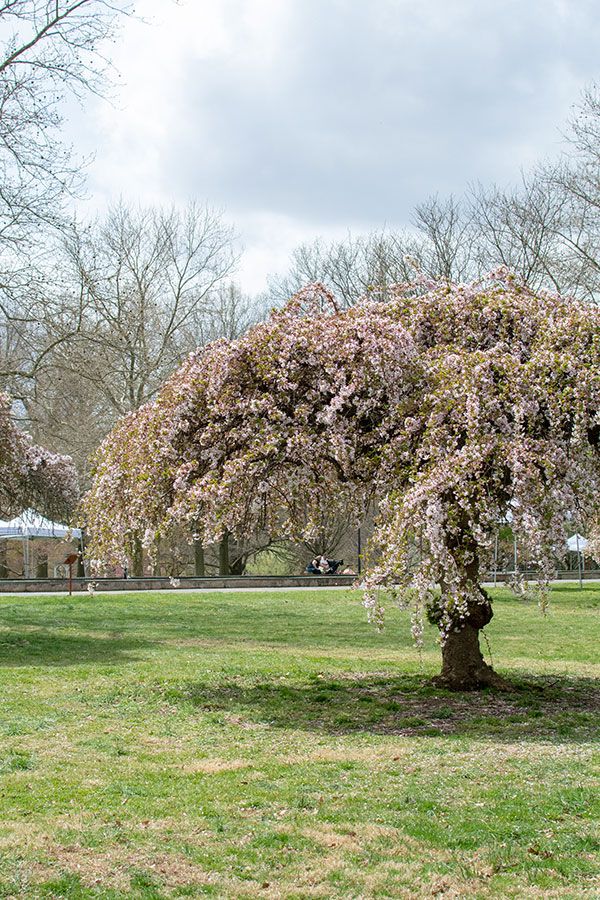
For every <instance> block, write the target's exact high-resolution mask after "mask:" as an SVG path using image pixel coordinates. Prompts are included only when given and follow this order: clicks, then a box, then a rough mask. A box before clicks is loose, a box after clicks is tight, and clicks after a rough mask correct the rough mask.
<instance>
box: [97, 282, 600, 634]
mask: <svg viewBox="0 0 600 900" xmlns="http://www.w3.org/2000/svg"><path fill="white" fill-rule="evenodd" d="M427 288H428V289H427ZM372 499H376V501H377V504H378V510H379V520H378V521H379V524H378V528H377V531H376V535H375V541H374V554H373V557H374V559H375V560H376V563H375V567H374V569H373V571H372V572H371V577H370V581H369V584H370V586H371V587H370V589H369V593H368V598H367V602H368V605H369V606H370V608H371V612H372V614H373V615H374V617H375V618H376V619H377V618H378V617H379V616H380V609H379V605H378V603H379V601H378V596H379V591H378V590H375V589H374V586H375V585H380V584H383V583H384V582H386V581H391V580H394V581H398V580H399V581H400V582H403V581H404V582H408V580H409V579H410V580H411V582H412V584H413V585H414V586H415V587H416V589H417V593H418V595H419V596H420V598H421V601H427V602H430V601H431V597H432V594H431V590H432V587H433V586H434V585H438V586H440V587H441V590H442V597H443V602H442V606H441V608H440V610H439V616H438V622H439V624H440V626H441V627H442V630H443V631H444V630H445V631H446V632H449V631H451V630H452V629H453V628H454V627H455V625H456V623H457V622H461V621H462V622H464V621H466V620H467V619H468V617H469V615H470V612H469V610H470V609H472V606H473V604H480V605H481V604H487V602H488V600H487V597H486V595H485V593H484V592H483V591H482V589H481V588H480V585H479V560H480V556H481V554H482V552H483V551H485V550H486V549H487V548H488V547H489V544H490V542H491V541H492V540H493V536H494V534H495V532H496V530H497V527H498V523H499V522H500V521H501V520H502V519H503V517H504V516H505V515H506V513H507V511H509V510H510V512H511V514H512V523H513V528H514V530H515V532H516V533H517V534H518V536H519V540H520V541H521V542H522V544H523V545H524V546H525V547H526V548H527V550H528V553H529V555H530V557H532V558H533V559H535V560H536V561H537V563H538V566H539V570H540V579H541V580H542V581H544V579H546V578H547V577H548V576H549V575H550V573H551V571H552V567H553V560H554V558H555V556H556V555H561V554H562V553H564V545H565V537H566V535H565V531H564V529H565V523H566V521H567V519H568V518H569V517H575V518H576V519H577V520H578V521H579V522H581V523H583V524H585V525H587V527H588V529H589V530H593V529H594V527H595V526H596V525H597V521H598V510H599V501H600V312H599V311H598V310H597V309H596V308H594V307H591V306H588V305H584V304H582V303H578V302H576V301H574V300H571V299H567V298H562V297H559V296H554V295H550V294H535V293H533V292H532V291H530V290H529V289H528V288H527V287H525V286H524V285H522V284H520V283H519V282H518V281H517V280H516V279H514V278H513V277H511V276H509V275H507V274H505V273H500V274H499V275H496V276H492V277H489V278H488V279H487V280H486V281H485V282H479V283H475V284H470V285H453V284H447V283H444V284H439V285H428V286H424V285H422V284H419V285H404V286H398V287H397V288H396V290H395V291H394V292H393V296H392V299H390V300H389V301H386V302H372V301H365V302H364V303H361V304H359V305H357V306H355V307H353V308H352V309H349V310H344V311H342V312H339V311H338V310H337V308H336V304H335V299H334V298H333V297H332V296H331V295H330V294H329V293H328V292H327V291H326V289H325V288H324V287H323V286H320V285H314V286H311V287H310V288H308V289H306V290H305V291H303V292H301V294H299V295H297V296H296V297H295V298H293V299H292V301H290V303H289V304H288V305H287V306H286V307H285V308H284V309H282V310H281V311H278V312H275V313H273V314H272V315H271V317H270V318H269V319H268V321H266V322H264V323H262V324H260V325H258V326H256V327H255V328H253V329H252V330H251V331H249V332H248V333H247V334H246V335H245V336H243V337H242V338H240V339H239V340H236V341H219V342H217V343H215V344H212V345H209V346H208V347H207V348H205V349H203V350H199V351H197V352H196V353H195V354H193V355H192V356H191V357H190V358H189V359H188V360H187V362H186V363H185V364H184V365H183V366H182V368H181V369H180V370H179V371H178V372H177V373H175V375H174V376H173V377H172V378H171V379H170V381H169V382H167V384H166V385H165V387H164V389H163V391H162V392H161V394H160V396H159V398H158V399H157V401H156V402H155V403H154V404H151V405H150V406H147V407H145V408H144V409H143V410H141V411H140V412H139V413H138V414H136V415H135V416H134V417H133V418H129V419H126V420H125V421H124V422H123V423H122V424H121V425H120V426H119V428H118V430H117V431H116V432H115V433H114V434H113V435H112V436H111V437H110V438H109V439H108V440H107V442H106V443H105V444H104V446H103V448H102V449H101V451H100V455H99V462H98V467H97V475H96V480H95V483H94V487H93V489H92V492H91V494H90V495H89V497H88V500H87V505H86V508H87V513H88V517H89V524H90V528H91V530H92V533H93V537H94V546H95V555H96V556H97V557H98V558H105V559H108V558H109V557H114V556H115V554H117V553H118V552H119V549H120V548H122V547H123V545H124V543H125V541H126V538H127V536H128V535H130V534H131V533H133V532H136V533H137V534H138V535H140V536H141V535H144V534H145V535H146V539H147V540H148V541H149V540H151V538H152V536H153V535H154V534H156V533H159V532H160V531H161V530H162V529H164V528H165V527H168V526H169V525H170V524H172V523H174V522H178V523H181V522H186V523H189V525H190V527H191V528H193V529H194V530H195V531H196V532H198V533H199V534H201V536H202V537H203V538H204V540H206V541H211V540H215V539H217V538H218V537H219V536H220V535H221V534H222V533H223V532H224V531H225V530H227V531H229V532H232V533H234V534H236V535H240V536H242V535H245V534H248V533H249V532H252V531H253V530H255V529H257V528H261V529H265V528H266V529H267V530H269V529H270V530H272V531H276V532H277V533H278V534H283V533H285V534H290V535H296V536H297V535H298V534H300V533H302V534H305V535H306V534H308V533H309V532H310V531H311V529H312V528H313V522H314V521H316V520H317V517H316V514H317V513H318V511H319V509H320V508H321V507H322V506H323V505H325V506H326V507H327V508H328V509H329V510H331V509H335V508H340V509H344V510H345V511H347V510H348V509H351V510H352V511H353V512H354V513H355V515H356V517H357V519H360V517H361V515H362V514H363V511H364V508H365V505H366V503H367V502H368V501H369V500H372ZM307 500H308V503H307ZM307 509H308V515H307V513H306V510H307ZM311 513H312V515H311ZM115 522H116V523H117V527H116V528H115V527H114V523H115ZM415 544H417V545H418V546H419V548H420V561H419V564H418V566H417V568H416V570H415V568H414V552H413V550H414V547H415ZM490 615H491V613H490ZM477 627H481V626H480V625H478V626H477Z"/></svg>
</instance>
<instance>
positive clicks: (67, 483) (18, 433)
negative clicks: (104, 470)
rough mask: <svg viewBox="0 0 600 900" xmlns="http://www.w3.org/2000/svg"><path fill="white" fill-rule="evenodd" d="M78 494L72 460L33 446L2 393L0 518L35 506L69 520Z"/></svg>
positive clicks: (0, 417) (0, 399)
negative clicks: (19, 426) (13, 415)
mask: <svg viewBox="0 0 600 900" xmlns="http://www.w3.org/2000/svg"><path fill="white" fill-rule="evenodd" d="M78 494H79V485H78V479H77V473H76V471H75V468H74V466H73V463H72V460H71V458H70V457H69V456H61V455H59V454H56V453H51V452H50V451H49V450H46V449H45V448H44V447H39V446H37V445H35V444H33V443H32V442H31V440H30V439H29V436H28V435H27V434H26V433H25V432H24V431H22V430H21V429H20V428H18V427H17V425H16V424H15V422H14V419H13V417H12V413H11V401H10V398H9V397H7V396H6V394H0V515H1V516H3V517H7V516H11V515H14V514H15V513H20V512H21V511H22V510H23V509H25V508H28V507H33V508H34V509H36V510H38V511H40V512H43V513H45V514H47V515H49V516H51V517H56V518H58V519H65V518H67V517H68V516H69V514H70V513H71V512H72V511H73V509H74V507H75V504H76V503H77V499H78Z"/></svg>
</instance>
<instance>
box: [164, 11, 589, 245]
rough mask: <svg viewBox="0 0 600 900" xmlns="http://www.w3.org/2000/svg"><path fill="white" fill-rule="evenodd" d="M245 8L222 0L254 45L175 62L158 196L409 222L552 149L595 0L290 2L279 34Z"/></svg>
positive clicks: (585, 63) (584, 51)
mask: <svg viewBox="0 0 600 900" xmlns="http://www.w3.org/2000/svg"><path fill="white" fill-rule="evenodd" d="M251 5H252V4H248V3H240V2H233V0H230V2H229V12H230V14H231V28H232V29H237V31H238V40H237V42H236V46H240V45H241V46H244V42H245V41H246V39H247V41H248V42H249V43H248V44H247V49H248V51H249V52H248V53H244V52H242V53H232V54H228V55H223V56H220V57H219V56H212V57H211V58H210V59H198V58H189V59H187V60H185V67H184V71H185V79H184V83H183V87H182V93H181V95H180V97H179V98H178V101H177V104H178V109H179V111H180V116H179V123H178V126H179V127H178V129H177V131H176V132H175V133H172V134H170V136H169V142H168V147H167V149H166V150H165V151H164V157H163V162H162V171H163V173H164V174H163V177H164V186H165V188H166V189H167V190H168V191H170V192H172V193H173V194H175V195H177V196H189V195H196V196H199V197H210V198H211V200H213V201H215V202H218V203H223V204H225V205H226V206H227V207H228V209H230V210H231V211H232V212H233V213H235V212H236V211H239V212H240V213H247V212H251V211H263V212H270V213H277V214H284V215H287V216H290V217H297V218H299V219H303V220H304V221H314V222H315V223H323V224H324V225H340V224H347V225H348V226H353V227H356V226H357V225H358V226H364V227H369V226H378V225H381V224H383V223H384V222H387V223H388V224H390V225H393V224H402V223H405V222H406V221H407V219H408V217H409V215H410V210H411V208H412V206H413V205H414V203H415V202H418V201H419V200H421V199H424V198H425V197H426V196H428V195H429V194H431V193H433V192H439V193H442V194H443V193H447V192H449V191H454V192H455V193H461V192H462V190H463V189H464V187H465V186H466V184H467V183H468V182H470V181H474V180H477V179H479V180H482V181H485V182H489V181H493V180H496V181H500V182H506V181H508V180H510V179H513V178H515V177H516V176H517V175H518V172H519V168H520V167H521V166H523V165H525V166H526V165H528V164H530V163H531V162H532V161H533V160H534V159H536V158H539V157H540V156H544V155H548V154H550V153H553V152H557V150H558V148H559V142H560V132H559V128H560V127H561V126H563V125H564V118H565V115H566V114H567V113H568V110H569V106H570V104H571V103H572V102H573V101H575V100H576V99H577V96H578V94H579V91H580V90H581V88H582V87H583V86H584V85H585V84H586V83H589V82H590V81H591V80H593V79H594V78H595V76H596V74H597V48H598V43H599V41H598V39H599V37H600V24H599V20H598V16H597V7H596V3H595V2H592V0H590V2H585V0H578V2H567V0H562V2H561V0H554V2H553V0H529V2H527V3H522V2H515V0H505V2H496V0H488V2H485V0H455V2H444V0H425V2H423V0H421V2H419V3H408V2H405V0H370V2H369V3H363V2H360V0H291V2H289V3H288V4H287V5H288V7H289V11H290V15H289V18H288V19H287V21H286V25H285V28H284V29H283V34H281V33H280V32H278V33H277V34H276V33H275V32H272V33H271V32H270V31H269V29H268V28H266V29H265V30H264V32H263V34H262V35H261V36H258V37H257V34H256V31H255V30H252V32H249V33H248V34H247V35H246V33H245V32H244V25H243V22H242V21H241V20H239V17H238V16H236V11H237V13H239V11H240V8H241V7H244V8H245V9H246V10H247V9H248V8H249V6H250V7H251ZM259 40H260V41H262V44H263V49H264V62H263V61H262V59H263V57H262V54H261V46H260V45H259V43H258V41H259ZM257 60H258V62H257ZM316 230H318V227H317V229H316Z"/></svg>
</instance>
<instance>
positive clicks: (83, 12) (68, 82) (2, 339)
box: [0, 0, 130, 395]
mask: <svg viewBox="0 0 600 900" xmlns="http://www.w3.org/2000/svg"><path fill="white" fill-rule="evenodd" d="M129 12H130V3H129V2H128V0H0V36H1V37H0V383H1V384H2V386H8V387H10V388H11V390H13V391H14V392H15V393H16V394H17V395H19V394H20V393H21V390H22V384H23V381H24V380H32V379H35V378H36V377H37V375H38V373H39V370H40V367H42V366H43V365H44V364H45V363H46V362H47V357H48V354H50V353H51V352H52V350H53V348H54V347H55V346H56V343H57V342H58V341H60V340H62V339H63V338H64V337H65V336H68V335H70V334H71V333H72V323H69V325H68V327H67V329H66V331H65V332H62V331H61V329H60V328H59V319H60V314H59V309H57V307H56V306H55V305H54V303H53V299H52V298H51V297H50V296H49V294H48V291H47V289H46V284H45V282H46V276H47V272H48V254H49V253H51V250H50V248H49V243H51V239H50V238H49V237H48V235H49V233H52V232H53V231H55V230H56V229H57V228H59V227H63V226H64V218H63V200H64V199H65V197H66V196H67V195H69V194H71V193H72V192H73V191H74V190H76V189H77V187H78V185H79V183H80V174H81V168H82V166H81V164H82V161H81V160H77V159H75V158H74V157H73V155H72V153H71V148H69V147H67V146H65V144H64V143H63V140H62V135H61V124H62V123H61V108H62V101H63V100H64V99H65V97H66V96H67V95H71V96H72V97H73V96H74V97H76V98H78V99H79V100H83V98H84V97H85V96H86V95H89V93H90V92H91V93H94V94H98V93H100V92H101V91H102V90H103V89H104V88H105V86H106V85H107V83H108V82H107V78H106V75H107V69H109V68H110V65H109V63H108V60H107V57H106V55H105V50H106V48H107V46H108V42H109V41H110V39H111V37H112V35H113V33H114V29H115V27H116V24H117V21H118V19H119V17H120V16H121V15H126V14H128V13H129ZM54 238H56V235H54ZM50 326H53V327H50Z"/></svg>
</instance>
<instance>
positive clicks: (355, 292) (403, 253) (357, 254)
mask: <svg viewBox="0 0 600 900" xmlns="http://www.w3.org/2000/svg"><path fill="white" fill-rule="evenodd" d="M420 256H421V251H420V243H419V240H418V238H416V237H415V236H412V235H410V234H408V233H392V232H386V231H383V232H373V233H371V234H369V235H364V236H363V235H361V236H356V237H355V236H352V235H348V237H347V238H346V239H345V240H341V241H334V242H330V243H327V242H325V241H323V240H322V239H320V238H317V239H316V240H315V241H313V242H312V243H308V244H302V245H300V246H299V247H298V248H296V250H295V251H294V252H293V254H292V261H291V266H290V269H289V271H288V272H287V273H286V274H285V275H283V276H277V277H272V278H270V279H269V297H270V299H271V301H272V302H273V303H274V304H276V305H279V304H281V303H283V302H285V301H286V300H287V299H289V297H291V296H292V294H294V293H295V292H296V291H298V290H300V288H302V287H304V286H305V285H307V284H310V283H312V282H316V281H320V282H323V284H325V285H326V286H327V287H328V288H330V290H332V291H333V293H334V294H335V295H336V297H337V298H338V300H339V302H340V303H341V305H342V306H344V307H349V306H353V305H354V304H355V303H356V302H357V300H359V299H360V298H362V297H365V296H367V295H372V296H373V297H378V298H381V297H384V296H385V295H386V291H387V288H388V287H389V286H390V285H391V284H395V283H397V282H398V281H407V280H411V279H412V278H414V275H415V262H414V260H415V258H417V260H418V259H419V257H420ZM417 266H418V262H417Z"/></svg>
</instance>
